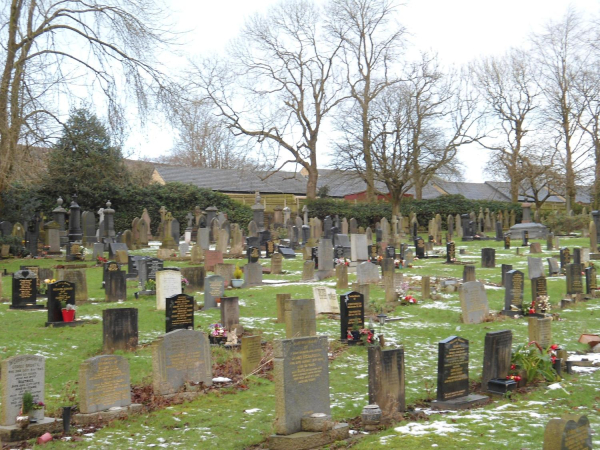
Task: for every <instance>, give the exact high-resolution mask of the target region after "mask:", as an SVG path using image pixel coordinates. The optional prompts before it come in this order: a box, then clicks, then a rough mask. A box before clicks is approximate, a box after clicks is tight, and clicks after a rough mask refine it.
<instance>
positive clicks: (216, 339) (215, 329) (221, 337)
mask: <svg viewBox="0 0 600 450" xmlns="http://www.w3.org/2000/svg"><path fill="white" fill-rule="evenodd" d="M209 328H210V332H209V333H208V340H209V341H210V343H211V344H224V343H225V342H226V341H227V330H226V329H225V328H223V325H221V324H220V323H213V324H211V325H210V327H209Z"/></svg>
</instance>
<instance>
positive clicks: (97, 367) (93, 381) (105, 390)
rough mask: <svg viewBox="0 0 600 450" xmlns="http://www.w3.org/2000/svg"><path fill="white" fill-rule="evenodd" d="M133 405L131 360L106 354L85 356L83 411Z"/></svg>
mask: <svg viewBox="0 0 600 450" xmlns="http://www.w3.org/2000/svg"><path fill="white" fill-rule="evenodd" d="M129 405H131V386H130V384H129V362H128V361H127V359H126V358H125V357H124V356H115V355H104V356H96V357H94V358H89V359H87V360H85V361H84V362H83V363H82V364H81V366H80V368H79V411H81V412H82V413H83V414H90V413H95V412H98V411H106V410H108V409H110V408H114V407H126V406H129Z"/></svg>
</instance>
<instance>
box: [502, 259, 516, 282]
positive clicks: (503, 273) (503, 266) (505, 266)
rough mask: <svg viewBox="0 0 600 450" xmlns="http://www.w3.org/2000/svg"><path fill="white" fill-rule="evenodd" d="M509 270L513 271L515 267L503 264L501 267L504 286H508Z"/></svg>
mask: <svg viewBox="0 0 600 450" xmlns="http://www.w3.org/2000/svg"><path fill="white" fill-rule="evenodd" d="M509 270H513V266H512V264H502V267H501V273H502V278H501V280H502V282H501V284H502V286H506V272H508V271H509Z"/></svg>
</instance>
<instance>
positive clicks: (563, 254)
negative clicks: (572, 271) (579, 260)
mask: <svg viewBox="0 0 600 450" xmlns="http://www.w3.org/2000/svg"><path fill="white" fill-rule="evenodd" d="M567 264H571V251H570V250H569V249H568V248H567V247H564V248H561V249H560V270H561V272H563V273H564V271H565V270H566V267H567Z"/></svg>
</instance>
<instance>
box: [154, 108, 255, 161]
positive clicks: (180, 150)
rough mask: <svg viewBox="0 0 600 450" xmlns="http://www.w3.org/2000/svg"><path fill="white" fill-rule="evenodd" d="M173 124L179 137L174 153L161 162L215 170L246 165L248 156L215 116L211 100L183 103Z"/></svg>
mask: <svg viewBox="0 0 600 450" xmlns="http://www.w3.org/2000/svg"><path fill="white" fill-rule="evenodd" d="M173 122H174V126H175V128H176V129H177V130H178V131H179V138H178V140H177V142H176V144H175V148H174V149H173V151H172V152H171V154H169V155H165V156H163V157H161V159H160V161H161V162H163V163H166V164H177V165H183V166H188V167H209V168H214V169H237V168H242V167H244V166H246V165H247V163H248V158H247V157H246V154H245V153H244V152H243V151H241V150H240V149H239V148H238V147H237V146H236V144H235V138H234V136H233V134H232V133H231V132H230V131H229V129H228V128H227V127H226V124H225V123H223V122H222V121H221V120H219V119H218V118H217V117H216V115H215V114H214V111H213V110H212V108H211V105H210V104H209V103H208V101H206V100H190V101H184V102H180V106H179V108H177V110H176V111H174V113H173Z"/></svg>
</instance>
